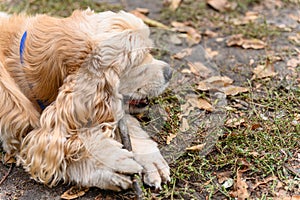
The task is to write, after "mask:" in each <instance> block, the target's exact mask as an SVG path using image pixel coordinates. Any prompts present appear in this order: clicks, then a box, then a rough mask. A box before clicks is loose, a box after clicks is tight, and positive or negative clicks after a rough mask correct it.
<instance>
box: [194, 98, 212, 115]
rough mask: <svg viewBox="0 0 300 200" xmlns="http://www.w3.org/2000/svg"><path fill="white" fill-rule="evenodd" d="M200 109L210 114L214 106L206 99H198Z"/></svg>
mask: <svg viewBox="0 0 300 200" xmlns="http://www.w3.org/2000/svg"><path fill="white" fill-rule="evenodd" d="M198 108H200V109H203V110H207V111H209V112H211V111H213V107H212V105H211V104H210V103H209V102H208V101H206V100H205V99H198Z"/></svg>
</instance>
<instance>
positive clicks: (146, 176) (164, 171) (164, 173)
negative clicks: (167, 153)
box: [134, 150, 170, 189]
mask: <svg viewBox="0 0 300 200" xmlns="http://www.w3.org/2000/svg"><path fill="white" fill-rule="evenodd" d="M134 158H135V160H136V161H137V162H138V163H140V164H141V165H142V166H143V180H144V183H146V184H147V185H149V186H152V187H155V188H156V189H161V184H162V183H166V182H168V181H170V168H169V166H168V164H167V162H166V161H165V159H164V158H163V157H162V155H161V154H160V152H159V151H158V150H157V152H154V153H148V154H138V153H136V154H135V156H134Z"/></svg>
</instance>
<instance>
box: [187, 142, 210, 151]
mask: <svg viewBox="0 0 300 200" xmlns="http://www.w3.org/2000/svg"><path fill="white" fill-rule="evenodd" d="M205 145H206V143H203V144H198V145H194V146H191V147H188V148H186V150H188V151H201V150H202V149H203V148H204V146H205Z"/></svg>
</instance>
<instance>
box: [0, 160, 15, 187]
mask: <svg viewBox="0 0 300 200" xmlns="http://www.w3.org/2000/svg"><path fill="white" fill-rule="evenodd" d="M12 167H13V164H12V163H11V164H10V166H9V169H8V172H7V173H6V174H5V176H3V178H2V179H1V180H0V185H1V184H2V183H3V182H4V181H5V180H6V179H7V177H8V175H9V174H10V172H11V170H12Z"/></svg>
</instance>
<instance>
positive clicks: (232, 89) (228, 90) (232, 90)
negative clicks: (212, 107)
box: [221, 85, 249, 96]
mask: <svg viewBox="0 0 300 200" xmlns="http://www.w3.org/2000/svg"><path fill="white" fill-rule="evenodd" d="M221 91H222V92H224V94H226V95H230V96H234V95H237V94H239V93H243V92H248V91H249V89H248V88H245V87H240V86H234V85H228V86H226V87H223V88H222V90H221Z"/></svg>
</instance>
